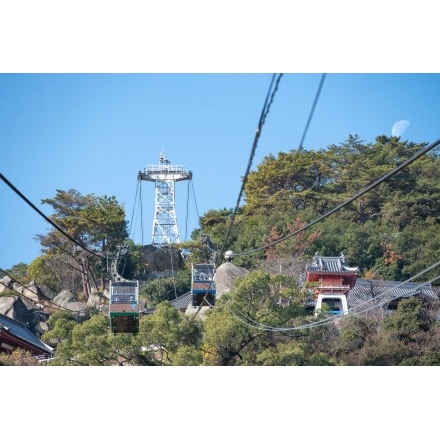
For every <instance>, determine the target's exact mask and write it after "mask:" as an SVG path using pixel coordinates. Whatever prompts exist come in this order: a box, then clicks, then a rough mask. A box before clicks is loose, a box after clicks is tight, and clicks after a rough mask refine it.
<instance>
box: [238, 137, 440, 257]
mask: <svg viewBox="0 0 440 440" xmlns="http://www.w3.org/2000/svg"><path fill="white" fill-rule="evenodd" d="M439 144H440V139H437V140H436V141H435V142H433V143H432V144H430V145H428V146H427V147H425V148H423V149H422V150H420V151H419V152H418V153H416V154H415V155H414V156H412V157H410V158H409V159H408V160H406V161H405V162H403V163H402V164H400V165H399V166H398V167H396V168H394V169H393V170H391V171H390V172H388V173H387V174H385V175H384V176H382V177H381V178H380V179H378V180H376V181H375V182H374V183H372V184H371V185H369V186H367V187H366V188H364V189H363V190H361V191H359V192H358V193H357V194H356V195H354V196H353V197H350V198H349V199H347V200H346V201H345V202H343V203H341V204H340V205H339V206H337V207H336V208H334V209H332V210H330V211H328V212H327V213H325V214H324V215H322V216H320V217H318V218H317V219H315V220H313V221H312V222H310V223H308V224H307V225H305V226H303V227H302V228H299V229H297V230H296V231H294V232H292V233H290V234H287V235H286V236H284V237H282V238H279V239H278V240H275V241H273V242H271V243H269V244H267V245H265V246H261V247H259V248H257V249H253V250H250V251H247V252H241V253H237V254H235V256H241V255H248V254H251V253H254V252H258V251H262V250H264V249H267V248H269V247H271V246H274V245H276V244H278V243H281V242H282V241H284V240H287V239H288V238H291V237H293V236H295V235H297V234H299V233H300V232H302V231H304V230H306V229H308V228H310V227H311V226H313V225H315V224H316V223H319V222H320V221H322V220H324V219H325V218H327V217H329V216H330V215H332V214H334V213H335V212H337V211H339V210H341V209H342V208H344V207H345V206H347V205H348V204H350V203H351V202H353V201H354V200H356V199H358V198H359V197H361V196H363V195H364V194H365V193H367V192H368V191H371V190H372V189H373V188H375V187H376V186H378V185H380V184H381V183H382V182H383V181H385V180H387V179H388V178H390V177H391V176H393V175H394V174H396V173H398V172H399V171H400V170H402V169H403V168H405V167H406V166H408V165H409V164H410V163H412V162H414V161H415V160H416V159H418V158H419V157H421V156H423V155H424V154H426V153H428V152H429V151H431V150H432V149H433V148H435V147H437V146H438V145H439Z"/></svg>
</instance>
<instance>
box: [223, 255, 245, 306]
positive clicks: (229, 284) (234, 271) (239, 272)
mask: <svg viewBox="0 0 440 440" xmlns="http://www.w3.org/2000/svg"><path fill="white" fill-rule="evenodd" d="M248 273H249V271H248V270H247V269H245V268H244V267H239V266H236V265H235V264H234V263H231V262H229V261H227V262H226V263H223V264H221V265H220V266H219V267H218V268H217V270H216V271H215V275H214V281H215V287H216V297H217V298H219V297H220V296H221V295H222V294H223V293H228V292H230V291H231V290H232V289H233V288H234V283H235V280H236V279H237V278H238V277H245V276H246V275H247V274H248Z"/></svg>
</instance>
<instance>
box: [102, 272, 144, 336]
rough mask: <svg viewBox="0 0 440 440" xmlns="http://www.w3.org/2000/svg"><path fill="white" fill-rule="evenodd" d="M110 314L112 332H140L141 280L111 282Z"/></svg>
mask: <svg viewBox="0 0 440 440" xmlns="http://www.w3.org/2000/svg"><path fill="white" fill-rule="evenodd" d="M109 316H110V326H111V330H112V333H132V334H136V333H138V332H139V281H127V280H125V281H111V282H110V305H109Z"/></svg>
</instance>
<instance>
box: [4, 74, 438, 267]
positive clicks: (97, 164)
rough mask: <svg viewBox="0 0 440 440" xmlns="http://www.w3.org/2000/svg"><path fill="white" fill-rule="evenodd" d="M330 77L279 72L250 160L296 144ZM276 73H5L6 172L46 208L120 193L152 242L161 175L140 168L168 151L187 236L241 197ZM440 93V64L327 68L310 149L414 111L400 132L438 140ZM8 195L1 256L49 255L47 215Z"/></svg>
mask: <svg viewBox="0 0 440 440" xmlns="http://www.w3.org/2000/svg"><path fill="white" fill-rule="evenodd" d="M321 78H322V74H321V73H314V74H293V73H286V74H284V75H283V76H282V78H281V81H280V83H279V88H278V90H277V92H276V94H275V98H274V101H273V103H272V106H271V108H270V111H269V114H268V116H267V118H266V122H265V124H264V126H263V130H262V135H261V137H260V139H259V142H258V145H257V150H256V154H255V156H254V158H253V166H252V169H255V168H256V166H257V165H258V163H260V162H261V160H262V159H263V157H264V156H266V155H268V154H274V155H277V153H278V152H279V151H289V150H291V149H295V148H298V146H299V143H300V140H301V137H302V135H303V132H304V130H305V128H306V124H307V120H308V117H309V114H310V112H311V109H312V106H313V102H314V99H315V96H316V94H317V91H318V86H319V84H320V81H321ZM271 80H272V74H270V73H261V74H258V73H249V74H244V73H239V74H227V73H223V74H214V73H203V74H190V73H186V74H178V73H170V74H159V73H151V74H141V73H137V74H134V73H131V74H130V73H129V74H110V73H101V74H93V73H89V74H65V73H54V74H31V73H26V74H13V73H5V74H2V75H0V96H1V101H0V146H1V151H2V157H1V173H2V174H3V175H4V176H5V177H6V178H7V179H8V180H9V181H10V182H11V183H12V184H13V185H14V186H15V187H16V188H17V189H18V190H19V191H20V192H22V193H23V194H24V195H25V196H26V197H27V198H28V199H29V200H30V201H31V202H32V203H33V204H35V205H36V206H38V207H39V209H41V210H42V211H43V212H44V213H45V214H46V215H49V214H51V213H52V211H51V210H50V206H48V205H42V204H41V199H43V198H51V197H54V196H55V195H56V190H57V189H61V190H68V189H75V190H77V191H79V192H80V193H81V194H84V195H85V194H91V193H92V194H95V195H97V196H101V195H108V196H111V195H114V196H115V197H116V198H117V200H118V201H119V202H120V203H122V204H123V205H124V207H125V210H126V214H127V220H129V221H132V220H133V224H132V228H131V237H130V238H132V239H133V240H134V241H135V242H136V243H137V244H149V243H150V236H151V231H152V224H153V218H154V202H155V190H154V184H153V183H151V182H145V181H144V182H142V184H141V190H142V201H140V200H139V198H137V197H136V194H137V187H138V181H137V173H138V172H139V171H141V170H143V169H144V167H145V166H147V165H155V164H158V163H159V155H160V153H161V152H162V151H163V152H164V153H165V155H166V156H167V158H168V159H169V160H170V162H171V164H174V165H183V166H185V167H186V169H188V170H191V171H192V173H193V180H192V183H191V184H189V183H188V182H187V181H184V182H177V183H176V196H175V197H176V215H177V222H178V227H179V233H180V237H181V241H184V240H185V239H186V238H188V239H189V237H190V234H191V232H192V230H193V229H195V228H197V226H198V225H197V213H198V214H199V215H203V214H204V213H205V212H206V211H208V210H209V209H222V208H224V207H226V208H233V207H234V206H235V204H236V201H237V198H238V195H239V191H240V187H241V177H242V176H243V175H244V173H245V171H246V168H247V165H248V162H249V159H250V152H251V149H252V145H253V141H254V136H255V130H256V127H257V125H258V121H259V118H260V113H261V110H262V108H263V105H264V101H265V97H266V94H267V92H268V90H269V86H270V82H271ZM439 98H440V75H439V74H403V73H400V74H374V73H369V74H361V73H354V74H336V73H329V74H327V75H326V76H325V79H324V83H323V86H322V89H321V92H320V95H319V98H318V101H317V104H316V107H315V111H314V113H313V117H312V120H311V123H310V125H309V127H308V131H307V134H306V137H305V141H304V148H306V149H316V148H325V147H327V146H328V145H331V144H339V143H341V142H344V140H346V139H347V137H348V135H349V134H353V135H356V134H357V135H358V136H359V137H360V138H361V139H363V140H365V141H366V142H374V140H375V138H376V137H377V136H378V135H381V134H386V135H391V134H392V129H393V126H394V124H395V123H396V122H398V121H407V123H405V124H406V125H405V126H402V127H403V129H402V131H401V132H398V133H394V134H398V135H400V136H401V138H402V139H407V140H409V141H412V142H417V143H419V142H427V143H431V142H434V141H435V140H437V139H438V138H440V131H439V124H438V122H439V117H438V115H439V111H438V103H439ZM188 186H189V187H188ZM0 194H1V202H2V207H3V214H2V216H1V219H0V231H1V234H2V238H1V243H2V249H3V250H2V252H1V256H0V267H1V268H3V269H8V268H10V267H12V266H13V265H14V264H17V263H20V262H24V263H30V262H31V261H32V260H33V259H34V258H35V257H37V256H38V255H40V254H41V252H40V246H39V243H38V242H37V241H36V240H34V237H35V235H36V234H39V233H43V234H44V233H46V232H47V231H48V227H49V226H50V225H48V224H47V222H46V221H45V220H44V219H43V218H42V217H41V216H40V215H39V214H38V213H36V212H35V211H34V210H32V208H31V207H30V206H28V205H27V204H26V203H25V202H24V201H23V200H22V199H21V198H19V196H17V195H16V194H15V193H14V192H13V191H12V190H11V189H10V188H9V187H8V186H7V185H6V184H5V183H4V182H3V181H2V182H0ZM188 194H189V195H190V196H188ZM141 206H142V219H143V224H142V228H141V227H140V211H139V209H140V207H141ZM135 208H136V209H135ZM142 230H143V236H142Z"/></svg>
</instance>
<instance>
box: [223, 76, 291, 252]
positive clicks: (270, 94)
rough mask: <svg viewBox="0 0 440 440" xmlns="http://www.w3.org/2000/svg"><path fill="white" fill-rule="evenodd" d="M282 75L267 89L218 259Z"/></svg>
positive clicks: (233, 219) (275, 77)
mask: <svg viewBox="0 0 440 440" xmlns="http://www.w3.org/2000/svg"><path fill="white" fill-rule="evenodd" d="M282 76H283V74H282V73H280V74H278V77H277V76H276V74H275V73H274V74H273V75H272V80H271V83H270V87H269V90H268V91H267V95H266V99H265V102H264V106H263V109H262V111H261V115H260V120H259V122H258V126H257V131H256V133H255V137H254V142H253V145H252V149H251V154H250V157H249V162H248V165H247V169H246V172H245V175H244V178H243V182H242V184H241V188H240V192H239V194H238V198H237V202H236V205H235V209H234V212H233V214H232V218H231V223H230V225H229V229H228V231H227V233H226V236H225V239H224V242H223V245H222V248H221V251H220V253H219V255H218V256H217V259H218V258H219V257H220V255H222V254H223V253H224V251H225V248H226V244H227V241H228V238H229V236H230V234H231V230H232V226H233V224H234V221H235V216H236V214H237V211H238V210H239V207H240V201H241V197H242V195H243V191H244V187H245V185H246V182H247V177H248V175H249V172H250V169H251V166H252V161H253V157H254V155H255V151H256V149H257V144H258V140H259V139H260V136H261V130H262V128H263V125H264V123H265V121H266V117H267V115H268V113H269V110H270V107H271V105H272V103H273V99H274V96H275V93H276V92H277V90H278V85H279V83H280V80H281V78H282ZM275 80H276V81H275ZM274 82H275V88H274V89H273V91H272V87H273V84H274Z"/></svg>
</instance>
